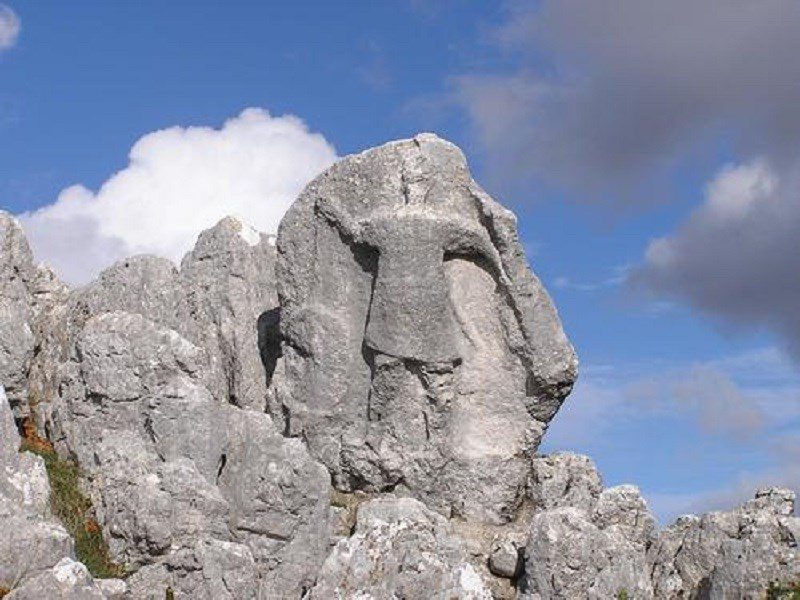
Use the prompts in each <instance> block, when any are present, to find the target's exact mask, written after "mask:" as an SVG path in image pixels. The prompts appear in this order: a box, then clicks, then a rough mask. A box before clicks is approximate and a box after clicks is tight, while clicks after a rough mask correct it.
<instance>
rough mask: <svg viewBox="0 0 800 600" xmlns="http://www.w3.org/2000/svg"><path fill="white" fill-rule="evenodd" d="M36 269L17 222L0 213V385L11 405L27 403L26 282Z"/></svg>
mask: <svg viewBox="0 0 800 600" xmlns="http://www.w3.org/2000/svg"><path fill="white" fill-rule="evenodd" d="M34 272H35V268H34V266H33V258H32V256H31V251H30V248H29V247H28V242H27V240H26V239H25V234H24V233H23V231H22V227H21V226H20V224H19V222H18V221H17V220H16V219H15V218H13V217H12V216H11V215H9V214H8V213H6V212H3V211H0V382H2V384H3V385H4V386H5V389H6V393H7V395H8V398H9V400H10V401H11V403H12V406H16V405H19V404H20V403H22V402H23V401H26V400H27V393H28V391H27V376H28V369H29V368H30V361H31V358H32V357H33V346H34V337H33V331H32V330H31V324H30V321H31V319H32V317H33V315H32V309H31V298H30V293H29V291H28V285H29V281H31V280H32V279H33V278H34Z"/></svg>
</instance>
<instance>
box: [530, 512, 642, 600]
mask: <svg viewBox="0 0 800 600" xmlns="http://www.w3.org/2000/svg"><path fill="white" fill-rule="evenodd" d="M522 590H523V591H522V593H521V594H520V597H521V598H525V599H529V600H556V599H562V598H563V599H572V598H589V599H598V600H599V599H607V598H616V597H617V595H618V594H619V593H620V592H621V591H623V590H624V591H625V592H627V593H628V597H630V598H637V599H639V598H651V597H652V595H653V589H652V584H651V581H650V575H649V570H648V565H647V561H646V559H645V553H644V549H643V548H642V547H641V546H640V544H638V543H637V542H636V541H634V540H629V539H628V538H627V537H626V536H625V535H624V534H623V533H622V532H621V531H619V530H615V529H613V528H609V529H605V530H604V529H601V528H600V527H598V526H597V525H595V524H594V523H592V521H591V518H590V517H589V515H588V514H587V513H586V512H585V511H583V510H581V509H579V508H573V507H562V508H554V509H552V510H547V511H544V512H541V513H537V514H536V515H535V516H534V518H533V522H532V524H531V534H530V541H529V542H528V545H527V548H526V551H525V579H524V581H523V585H522Z"/></svg>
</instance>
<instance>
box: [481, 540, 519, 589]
mask: <svg viewBox="0 0 800 600" xmlns="http://www.w3.org/2000/svg"><path fill="white" fill-rule="evenodd" d="M520 554H521V553H520V551H519V548H517V545H516V544H515V543H514V542H513V541H512V540H509V539H501V540H498V541H497V542H496V543H495V544H493V546H492V549H491V554H490V555H489V570H490V571H491V572H492V573H493V574H494V575H497V576H498V577H505V578H506V579H514V578H515V577H517V575H519V573H520V571H521V570H522V565H521V564H520V563H521V561H520V558H521V556H520Z"/></svg>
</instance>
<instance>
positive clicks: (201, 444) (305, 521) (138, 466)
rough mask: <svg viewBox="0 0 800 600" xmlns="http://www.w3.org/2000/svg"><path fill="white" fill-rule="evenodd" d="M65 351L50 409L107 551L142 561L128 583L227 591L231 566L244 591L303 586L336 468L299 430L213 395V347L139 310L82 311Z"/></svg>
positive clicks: (141, 588) (309, 579)
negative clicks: (292, 434) (284, 429)
mask: <svg viewBox="0 0 800 600" xmlns="http://www.w3.org/2000/svg"><path fill="white" fill-rule="evenodd" d="M69 356H70V360H69V361H68V363H67V365H66V366H64V368H63V369H62V373H63V374H65V377H64V378H63V379H62V381H61V384H60V395H61V402H62V405H61V410H60V411H59V412H58V413H57V414H54V415H53V420H54V422H55V423H56V424H58V425H59V430H60V431H61V432H62V434H63V445H64V448H65V451H67V452H69V454H70V455H72V456H75V457H76V458H77V460H78V462H79V464H81V465H82V467H83V469H84V471H85V473H86V474H87V477H88V486H89V490H90V493H91V496H92V499H93V503H94V506H95V510H96V516H97V520H98V522H99V523H100V525H101V526H102V528H103V531H104V534H105V537H106V539H107V540H108V542H109V546H110V548H111V551H112V553H113V555H114V557H115V560H117V561H118V562H121V563H124V564H128V565H130V566H131V567H132V568H134V569H136V570H137V573H136V575H134V576H133V578H132V579H131V582H130V586H131V589H132V590H133V591H132V593H133V594H134V596H136V594H138V593H145V592H147V593H150V591H152V590H156V591H159V590H160V592H163V591H164V590H166V588H167V587H171V588H172V589H173V592H174V594H175V597H176V598H218V597H226V596H224V595H223V596H220V594H221V593H222V592H221V590H225V589H228V588H226V587H225V586H226V582H227V584H228V585H233V584H232V583H231V582H230V581H229V579H230V578H232V577H234V575H233V574H229V573H228V572H227V570H226V569H228V568H229V569H230V570H231V571H232V572H235V573H238V574H237V575H235V577H236V580H237V581H238V583H236V586H238V587H237V588H236V589H239V590H240V591H241V593H242V594H244V595H242V596H239V595H237V594H239V592H236V593H235V594H234V595H233V596H230V597H232V598H239V597H256V596H255V593H256V592H255V591H254V590H261V592H262V593H264V594H267V595H270V594H293V593H295V592H296V593H297V594H299V593H300V590H302V589H303V588H304V587H310V585H311V583H313V579H314V575H315V573H316V570H317V569H318V568H319V566H320V565H321V563H322V561H323V559H324V557H325V555H326V553H327V532H328V524H327V518H328V507H329V504H330V500H329V493H330V483H329V482H330V477H329V475H328V473H327V471H326V470H325V468H324V467H323V466H322V465H320V464H319V463H316V462H315V461H313V460H312V459H311V458H310V457H309V455H308V453H307V451H306V450H305V448H304V447H303V445H302V443H301V442H300V440H292V439H286V438H284V437H283V436H282V435H281V434H280V433H279V432H278V431H277V430H276V429H275V428H274V426H273V424H272V421H271V419H270V417H269V416H268V415H266V414H264V413H263V412H256V411H251V410H245V409H241V408H238V407H236V406H233V405H232V404H229V403H227V402H220V401H219V400H218V399H217V398H215V397H214V395H213V394H212V393H211V392H210V390H209V389H208V387H207V386H206V385H207V379H206V377H205V373H204V366H205V365H206V364H207V363H206V362H205V360H206V356H207V354H206V353H205V352H204V351H203V350H202V349H201V348H199V347H198V346H196V345H195V344H193V343H191V342H190V341H189V340H187V339H186V338H184V337H183V336H181V335H180V334H179V333H178V332H177V331H175V330H173V329H169V328H167V327H165V326H163V325H159V324H157V323H156V322H154V321H151V320H149V319H147V318H145V317H143V316H142V315H141V314H132V313H128V312H120V311H116V312H106V313H102V314H99V315H97V316H93V317H91V318H89V319H88V320H86V321H85V322H84V323H83V326H82V327H81V328H80V329H79V330H78V331H77V333H76V335H75V340H74V344H73V348H72V349H71V350H70V351H69ZM221 565H222V566H221ZM225 565H228V567H225V568H223V566H225ZM231 589H233V588H231ZM230 593H232V594H233V593H234V592H230Z"/></svg>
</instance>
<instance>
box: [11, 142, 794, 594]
mask: <svg viewBox="0 0 800 600" xmlns="http://www.w3.org/2000/svg"><path fill="white" fill-rule="evenodd" d="M276 269H277V287H276V275H275V270H276ZM278 292H280V294H278ZM279 296H280V297H279ZM279 300H280V306H279V302H278V301H279ZM575 375H576V359H575V356H574V353H573V351H572V348H571V347H570V345H569V343H568V341H567V339H566V337H565V336H564V333H563V331H562V330H561V326H560V323H559V321H558V317H557V315H556V313H555V309H554V308H553V306H552V304H551V302H550V300H549V298H548V296H547V294H546V293H545V291H544V290H543V288H542V286H541V284H540V283H539V282H538V280H537V279H536V278H535V276H534V275H533V274H532V273H531V272H530V270H529V269H528V267H527V264H526V262H525V259H524V256H523V254H522V249H521V246H520V243H519V240H518V239H517V232H516V223H515V219H514V217H513V215H512V214H511V213H510V212H508V211H507V210H505V209H504V208H502V207H501V206H499V205H498V204H496V203H495V202H494V201H493V200H492V199H491V198H489V197H488V196H487V195H486V194H485V193H484V192H483V191H482V190H481V189H480V188H479V187H478V186H477V184H475V182H474V181H472V179H471V178H470V175H469V172H468V170H467V166H466V162H465V160H464V157H463V155H462V154H461V153H460V151H459V150H458V149H457V148H455V147H454V146H452V145H451V144H449V143H447V142H445V141H443V140H440V139H439V138H436V137H435V136H431V135H421V136H418V137H416V138H414V139H412V140H404V141H400V142H394V143H391V144H387V145H385V146H382V147H380V148H376V149H373V150H370V151H367V152H365V153H363V154H360V155H357V156H352V157H349V158H347V159H345V160H343V161H342V162H341V163H339V164H338V165H336V166H334V167H333V168H331V169H330V170H329V171H327V172H326V173H324V174H323V175H321V176H320V177H319V178H317V179H316V180H315V181H314V182H312V183H311V184H310V185H309V186H308V187H307V189H306V190H305V191H304V192H303V194H302V196H301V197H300V199H298V201H297V202H296V203H295V205H294V206H293V208H292V209H291V210H290V212H289V213H288V214H287V216H286V218H285V220H284V223H283V224H282V226H281V230H280V233H279V238H278V248H277V254H276V248H275V245H274V239H273V238H272V237H271V236H265V235H262V234H258V233H257V232H254V231H252V230H251V229H249V228H247V227H246V226H245V225H243V224H242V223H241V222H240V221H239V220H237V219H233V218H227V219H224V220H222V221H221V222H220V223H219V224H218V225H217V226H215V227H214V228H212V229H210V230H208V231H206V232H203V233H202V234H201V236H200V238H199V240H198V243H197V245H196V247H195V248H194V250H193V251H191V252H190V253H189V254H187V255H186V257H185V259H184V260H183V262H182V264H181V267H180V269H178V268H176V267H175V265H173V264H172V263H170V262H169V261H166V260H164V259H160V258H156V257H153V256H137V257H132V258H130V259H127V260H124V261H121V262H119V263H117V264H116V265H113V266H112V267H110V268H109V269H107V270H106V271H104V272H103V273H102V274H101V276H100V277H99V278H98V279H97V280H96V281H95V282H92V283H91V284H89V285H87V286H85V287H83V288H79V289H75V290H67V289H66V288H65V287H64V286H63V285H62V284H61V283H60V282H59V281H58V279H57V278H56V277H55V276H54V275H53V273H52V272H51V271H49V270H48V269H47V268H45V267H41V266H36V265H35V264H34V262H33V260H32V257H31V254H30V250H29V249H28V245H27V242H26V241H25V238H24V235H23V233H22V230H21V228H20V226H19V224H18V223H17V222H16V221H15V220H14V219H13V218H12V217H10V216H9V215H7V214H6V213H2V212H0V384H3V383H5V384H7V387H8V391H9V400H10V404H9V402H8V401H6V398H5V396H4V395H3V394H2V393H0V531H2V532H3V534H2V535H0V587H7V588H8V587H10V588H11V592H10V593H9V594H8V596H6V597H7V598H14V599H17V600H18V599H20V598H26V599H27V598H49V597H63V598H70V599H73V600H77V599H95V598H114V599H125V600H131V599H137V600H138V599H140V598H155V599H157V600H162V599H163V598H165V597H174V598H177V599H180V598H192V599H195V598H197V599H205V598H213V599H217V598H228V599H239V598H248V599H250V598H252V599H256V598H259V599H260V598H295V599H297V598H315V599H322V598H324V599H327V598H341V599H345V598H346V599H361V600H366V599H367V598H370V599H374V600H383V599H386V600H389V599H395V598H405V599H407V600H416V599H420V600H423V599H425V600H427V599H429V598H447V599H448V600H450V599H451V598H465V599H488V598H493V599H495V600H510V599H512V598H523V599H528V600H532V599H538V600H544V599H556V598H615V597H617V596H618V594H619V593H620V592H623V591H624V592H626V593H627V597H628V598H636V599H637V600H638V599H640V598H641V599H647V598H659V599H661V598H665V599H666V598H676V597H678V598H680V597H684V598H713V599H723V598H724V599H728V598H760V597H762V596H763V594H764V592H765V590H766V589H767V586H768V585H769V583H770V582H771V581H779V582H790V581H795V580H798V579H800V564H798V561H799V560H800V559H799V558H798V539H799V538H800V519H798V518H797V517H794V516H793V504H794V494H793V493H792V492H790V491H789V490H780V489H769V490H763V491H761V492H759V493H758V495H757V496H756V498H755V499H754V500H753V501H751V502H749V503H747V504H746V505H744V506H743V507H740V508H738V509H735V510H733V511H729V512H718V513H710V514H708V515H704V516H702V517H684V518H681V519H679V520H678V521H677V522H676V523H675V524H674V525H672V526H670V527H668V528H666V529H664V530H663V531H660V532H659V531H657V530H656V528H655V524H654V521H653V518H652V516H651V515H650V512H649V510H648V508H647V506H646V504H645V502H644V500H643V499H642V497H641V495H640V494H639V491H638V490H637V489H636V488H635V487H633V486H616V487H612V488H609V489H604V488H603V484H602V480H601V478H600V475H599V474H598V472H597V470H596V468H595V466H594V464H593V463H592V461H591V460H590V459H588V458H586V457H583V456H579V455H576V454H571V453H558V454H553V455H550V456H535V455H534V452H535V450H536V448H537V447H538V444H539V440H540V438H541V436H542V434H543V432H544V431H545V430H546V428H547V425H548V423H549V422H550V420H551V419H552V417H553V415H554V414H555V412H556V411H557V410H558V408H559V406H560V404H561V402H562V401H563V399H564V397H565V396H566V394H567V393H568V392H569V390H570V388H571V385H572V383H573V381H574V379H575ZM0 390H2V388H1V387H0ZM12 408H13V414H12ZM15 417H16V422H15ZM23 419H28V420H27V421H25V423H24V424H25V427H26V430H27V428H28V427H30V426H31V425H35V426H37V427H38V431H39V433H40V435H42V436H45V437H47V438H48V439H49V440H50V441H52V442H53V443H54V444H55V446H56V448H57V450H58V451H59V453H60V454H61V455H62V457H65V458H66V457H69V458H71V459H73V460H75V461H77V462H78V464H79V465H80V470H81V473H82V475H83V477H84V479H83V481H82V484H83V486H84V490H83V491H84V492H85V493H87V494H88V495H90V496H91V499H92V503H93V512H94V515H93V516H94V517H95V518H96V520H97V522H98V523H99V525H100V527H101V529H102V532H103V536H104V538H105V539H106V541H107V542H108V544H109V547H110V550H111V554H112V558H113V559H114V560H115V561H117V562H119V563H121V564H124V565H125V566H126V567H127V568H128V569H129V570H130V572H131V574H130V576H129V577H127V578H126V580H125V581H122V580H99V579H93V578H92V577H91V575H90V574H89V573H88V572H87V570H86V567H84V565H82V564H81V563H79V562H77V561H76V557H75V554H74V550H73V541H72V540H71V539H70V537H69V535H68V534H67V531H66V530H65V529H64V528H63V527H62V526H61V525H60V524H59V523H58V522H57V520H56V519H55V518H54V517H53V515H52V514H51V510H50V504H49V493H50V489H49V485H48V482H47V476H46V471H45V468H44V464H43V462H42V460H41V459H40V458H38V457H36V456H33V455H31V454H27V453H19V452H18V449H19V445H20V438H19V435H18V433H17V427H18V425H21V424H22V420H23ZM332 480H333V481H332ZM332 482H333V484H334V488H338V489H332V487H331V483H332ZM7 533H8V534H7Z"/></svg>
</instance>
